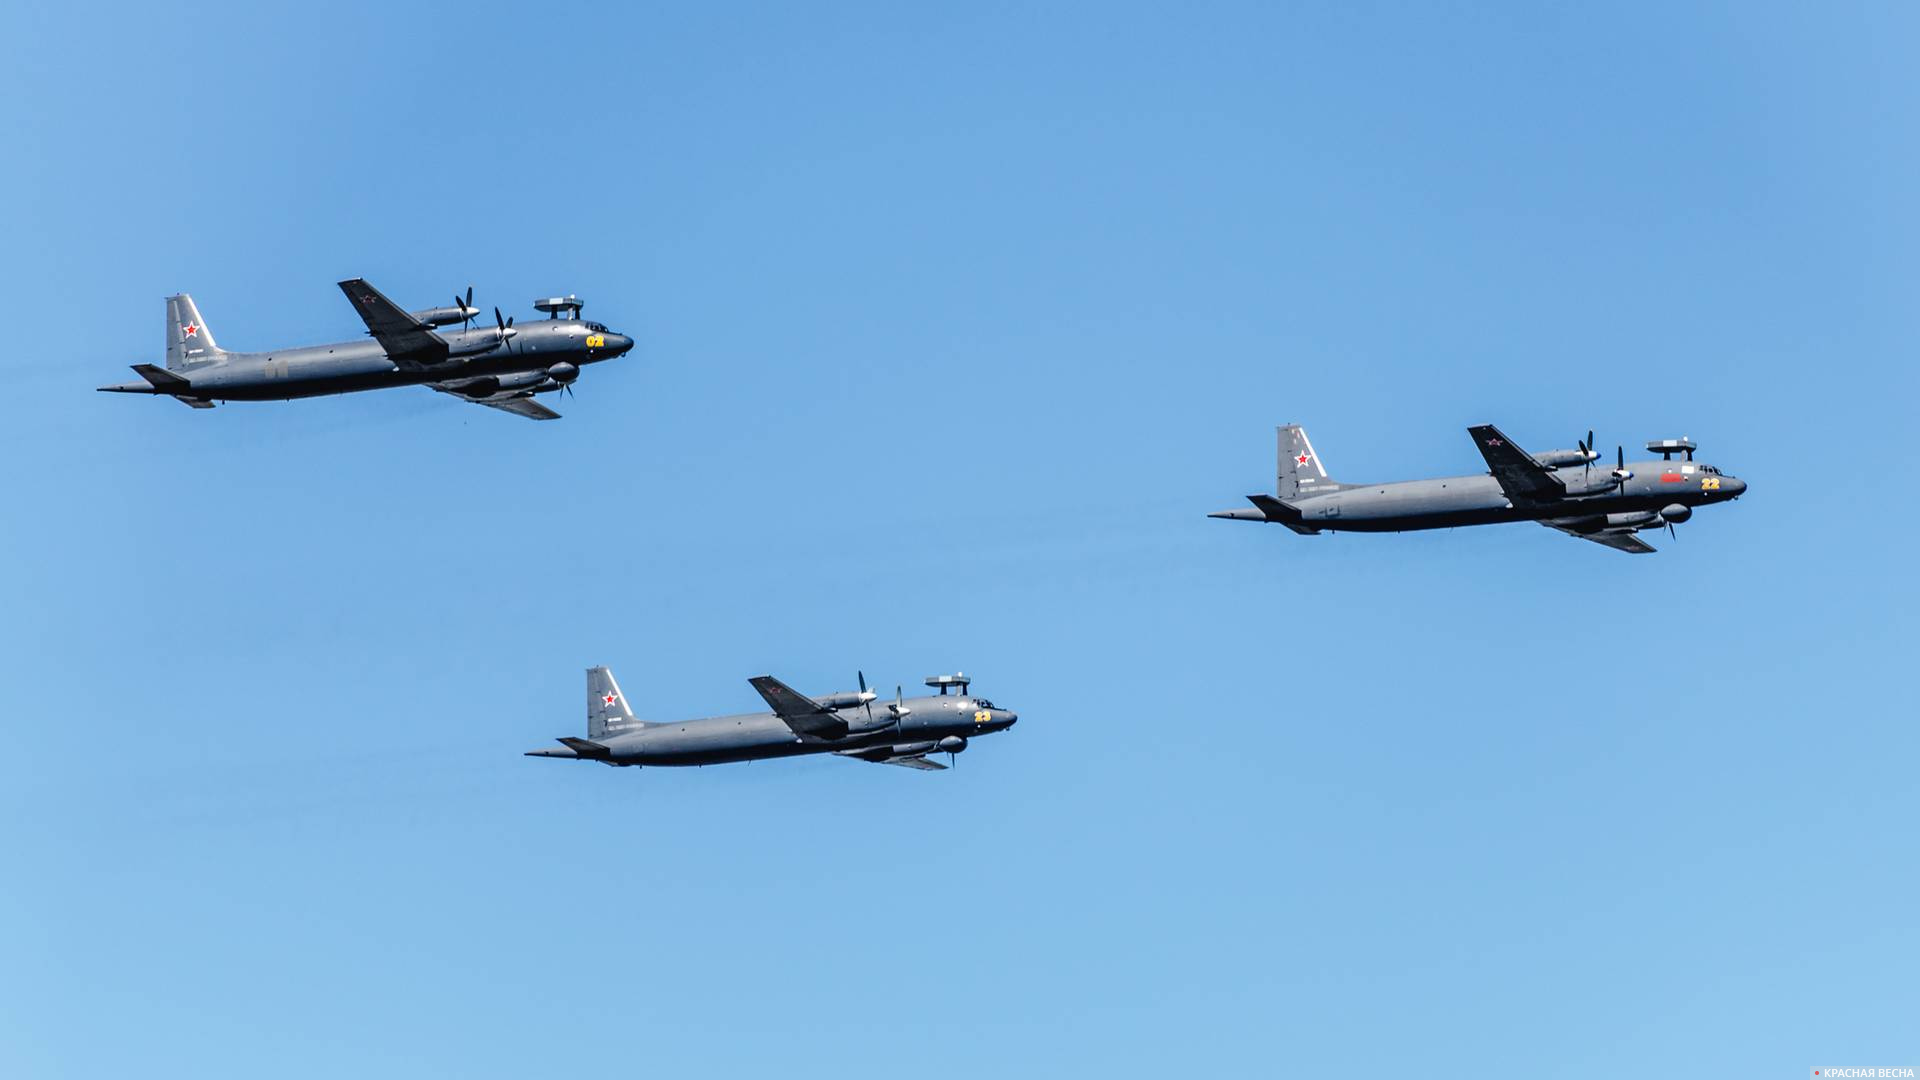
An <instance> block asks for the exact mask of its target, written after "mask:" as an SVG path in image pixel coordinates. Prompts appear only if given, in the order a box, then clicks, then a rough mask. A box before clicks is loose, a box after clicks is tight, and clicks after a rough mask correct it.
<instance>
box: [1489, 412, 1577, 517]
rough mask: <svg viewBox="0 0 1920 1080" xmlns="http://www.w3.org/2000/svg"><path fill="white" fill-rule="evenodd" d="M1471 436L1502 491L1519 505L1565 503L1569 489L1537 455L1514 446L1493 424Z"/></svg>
mask: <svg viewBox="0 0 1920 1080" xmlns="http://www.w3.org/2000/svg"><path fill="white" fill-rule="evenodd" d="M1467 434H1469V435H1471V436H1473V445H1474V446H1476V447H1478V448H1479V449H1480V456H1481V457H1483V458H1486V459H1487V471H1488V472H1490V473H1492V474H1493V478H1494V479H1495V480H1498V481H1499V482H1500V490H1502V491H1504V492H1506V493H1507V498H1509V499H1512V500H1513V501H1514V502H1515V503H1543V502H1553V501H1556V500H1558V499H1564V498H1566V495H1567V486H1566V485H1565V484H1562V483H1561V482H1560V479H1559V478H1558V477H1556V476H1554V475H1553V474H1552V473H1551V472H1548V471H1547V467H1546V466H1545V465H1542V464H1540V463H1539V462H1537V461H1535V460H1533V455H1532V454H1529V453H1527V452H1526V451H1525V450H1522V449H1520V448H1519V447H1517V446H1515V445H1513V440H1512V439H1509V438H1507V436H1506V435H1505V433H1503V432H1502V431H1501V430H1500V429H1499V428H1497V427H1494V426H1493V425H1492V424H1481V425H1479V426H1478V427H1470V428H1468V429H1467Z"/></svg>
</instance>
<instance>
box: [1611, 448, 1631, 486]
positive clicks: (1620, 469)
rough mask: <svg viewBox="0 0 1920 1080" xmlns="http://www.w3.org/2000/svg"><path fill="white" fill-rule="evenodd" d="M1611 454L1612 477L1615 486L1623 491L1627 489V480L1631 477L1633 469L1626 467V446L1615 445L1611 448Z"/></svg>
mask: <svg viewBox="0 0 1920 1080" xmlns="http://www.w3.org/2000/svg"><path fill="white" fill-rule="evenodd" d="M1613 455H1614V467H1613V479H1614V481H1615V486H1617V487H1618V488H1619V489H1620V490H1621V491H1622V492H1625V491H1626V490H1627V481H1629V480H1631V479H1633V470H1632V469H1629V468H1627V448H1626V447H1624V446H1615V447H1614V448H1613Z"/></svg>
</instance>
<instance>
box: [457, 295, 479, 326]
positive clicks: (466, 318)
mask: <svg viewBox="0 0 1920 1080" xmlns="http://www.w3.org/2000/svg"><path fill="white" fill-rule="evenodd" d="M453 306H454V307H457V308H459V309H460V329H462V330H465V329H466V328H467V326H468V325H469V324H470V323H472V322H473V317H474V316H475V315H478V314H480V312H479V311H478V310H477V309H475V308H474V306H473V286H471V285H469V286H467V298H466V299H465V300H464V301H463V300H461V299H460V294H459V293H454V294H453Z"/></svg>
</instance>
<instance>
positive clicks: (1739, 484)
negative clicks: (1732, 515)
mask: <svg viewBox="0 0 1920 1080" xmlns="http://www.w3.org/2000/svg"><path fill="white" fill-rule="evenodd" d="M1727 488H1728V490H1730V491H1732V492H1733V497H1734V498H1736V499H1737V498H1739V497H1740V496H1741V495H1743V494H1745V493H1746V490H1747V482H1746V481H1745V480H1742V479H1740V478H1739V477H1737V476H1729V477H1727Z"/></svg>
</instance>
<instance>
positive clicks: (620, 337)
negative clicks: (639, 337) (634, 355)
mask: <svg viewBox="0 0 1920 1080" xmlns="http://www.w3.org/2000/svg"><path fill="white" fill-rule="evenodd" d="M632 348H633V339H632V338H630V337H628V336H627V335H625V334H608V335H607V351H608V352H610V353H612V354H613V355H615V356H625V355H627V351H628V350H629V349H632Z"/></svg>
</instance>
